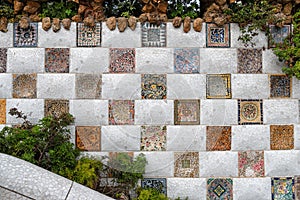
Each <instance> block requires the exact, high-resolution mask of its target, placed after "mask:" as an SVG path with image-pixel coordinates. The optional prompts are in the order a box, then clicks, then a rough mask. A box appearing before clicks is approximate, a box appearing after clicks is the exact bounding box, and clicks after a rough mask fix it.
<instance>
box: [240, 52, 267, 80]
mask: <svg viewBox="0 0 300 200" xmlns="http://www.w3.org/2000/svg"><path fill="white" fill-rule="evenodd" d="M237 51H238V52H237V53H238V65H237V68H238V69H237V71H238V73H245V74H261V73H262V49H238V50H237Z"/></svg>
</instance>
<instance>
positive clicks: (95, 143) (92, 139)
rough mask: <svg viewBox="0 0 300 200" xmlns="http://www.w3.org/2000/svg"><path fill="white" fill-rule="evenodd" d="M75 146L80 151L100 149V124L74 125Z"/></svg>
mask: <svg viewBox="0 0 300 200" xmlns="http://www.w3.org/2000/svg"><path fill="white" fill-rule="evenodd" d="M76 147H77V148H79V149H80V150H81V151H101V128H100V126H76Z"/></svg>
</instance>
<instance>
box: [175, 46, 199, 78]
mask: <svg viewBox="0 0 300 200" xmlns="http://www.w3.org/2000/svg"><path fill="white" fill-rule="evenodd" d="M199 68H200V52H199V48H183V49H179V48H178V49H175V50H174V71H175V72H177V73H199Z"/></svg>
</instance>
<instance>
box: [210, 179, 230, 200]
mask: <svg viewBox="0 0 300 200" xmlns="http://www.w3.org/2000/svg"><path fill="white" fill-rule="evenodd" d="M232 186H233V181H232V179H230V178H209V179H208V180H207V199H209V200H225V199H226V200H233V189H232V188H233V187H232Z"/></svg>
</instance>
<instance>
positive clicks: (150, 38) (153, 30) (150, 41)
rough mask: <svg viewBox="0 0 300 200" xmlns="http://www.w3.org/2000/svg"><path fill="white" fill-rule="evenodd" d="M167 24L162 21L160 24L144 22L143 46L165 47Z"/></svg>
mask: <svg viewBox="0 0 300 200" xmlns="http://www.w3.org/2000/svg"><path fill="white" fill-rule="evenodd" d="M166 29H167V25H166V24H165V23H161V24H160V25H159V26H158V25H155V24H150V23H149V22H145V23H143V24H142V47H165V46H166V44H167V39H166V32H167V31H166Z"/></svg>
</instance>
